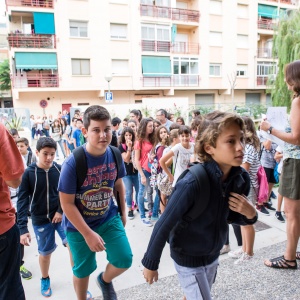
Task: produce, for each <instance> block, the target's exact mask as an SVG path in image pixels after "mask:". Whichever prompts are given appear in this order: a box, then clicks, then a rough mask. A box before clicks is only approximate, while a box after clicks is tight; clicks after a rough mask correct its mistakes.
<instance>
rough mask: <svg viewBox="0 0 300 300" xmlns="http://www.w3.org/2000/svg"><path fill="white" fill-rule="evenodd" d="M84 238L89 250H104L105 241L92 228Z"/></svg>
mask: <svg viewBox="0 0 300 300" xmlns="http://www.w3.org/2000/svg"><path fill="white" fill-rule="evenodd" d="M84 238H85V241H86V243H87V245H88V246H89V248H90V249H91V251H93V252H100V251H103V250H106V248H105V246H104V245H105V242H104V241H103V239H102V237H101V236H100V235H99V234H97V233H96V232H94V231H93V230H90V232H89V233H88V235H86V236H85V237H84Z"/></svg>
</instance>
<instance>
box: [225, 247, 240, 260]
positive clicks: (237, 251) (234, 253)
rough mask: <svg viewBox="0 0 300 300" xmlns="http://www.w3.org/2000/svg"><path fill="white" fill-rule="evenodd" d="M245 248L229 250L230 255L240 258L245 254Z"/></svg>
mask: <svg viewBox="0 0 300 300" xmlns="http://www.w3.org/2000/svg"><path fill="white" fill-rule="evenodd" d="M243 253H244V252H243V248H242V247H241V248H238V249H236V250H232V251H230V252H228V256H229V257H231V258H234V259H237V258H240V257H241V256H242V255H243Z"/></svg>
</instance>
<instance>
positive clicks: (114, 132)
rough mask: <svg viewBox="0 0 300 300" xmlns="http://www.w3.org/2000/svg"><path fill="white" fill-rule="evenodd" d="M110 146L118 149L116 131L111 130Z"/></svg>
mask: <svg viewBox="0 0 300 300" xmlns="http://www.w3.org/2000/svg"><path fill="white" fill-rule="evenodd" d="M110 145H111V146H114V147H118V137H117V131H116V130H113V132H112V137H111V142H110Z"/></svg>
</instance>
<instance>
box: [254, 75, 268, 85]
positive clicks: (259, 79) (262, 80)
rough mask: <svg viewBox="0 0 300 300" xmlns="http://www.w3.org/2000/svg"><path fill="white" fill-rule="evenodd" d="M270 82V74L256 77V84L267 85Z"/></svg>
mask: <svg viewBox="0 0 300 300" xmlns="http://www.w3.org/2000/svg"><path fill="white" fill-rule="evenodd" d="M267 82H268V76H257V77H256V85H258V86H259V85H263V86H266V85H267Z"/></svg>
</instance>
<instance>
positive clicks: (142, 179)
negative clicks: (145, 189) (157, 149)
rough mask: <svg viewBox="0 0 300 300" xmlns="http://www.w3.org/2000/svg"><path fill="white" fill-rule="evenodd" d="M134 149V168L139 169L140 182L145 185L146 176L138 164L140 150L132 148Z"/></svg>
mask: <svg viewBox="0 0 300 300" xmlns="http://www.w3.org/2000/svg"><path fill="white" fill-rule="evenodd" d="M134 149H135V150H134V151H135V152H134V153H135V156H134V159H135V165H136V168H137V170H138V171H139V174H140V176H141V183H142V184H143V185H146V176H145V174H144V172H143V169H142V166H141V164H140V157H141V150H140V149H137V148H134Z"/></svg>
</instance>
